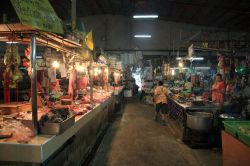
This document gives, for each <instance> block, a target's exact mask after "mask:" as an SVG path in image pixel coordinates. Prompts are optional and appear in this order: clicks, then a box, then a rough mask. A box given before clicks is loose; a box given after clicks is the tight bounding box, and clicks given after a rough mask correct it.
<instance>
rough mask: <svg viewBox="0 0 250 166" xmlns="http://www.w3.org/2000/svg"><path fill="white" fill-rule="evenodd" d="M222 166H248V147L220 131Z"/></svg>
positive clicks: (249, 159)
mask: <svg viewBox="0 0 250 166" xmlns="http://www.w3.org/2000/svg"><path fill="white" fill-rule="evenodd" d="M222 156H223V166H237V165H238V166H249V165H250V147H249V146H247V145H245V144H243V143H242V142H240V141H239V140H238V139H236V138H235V137H233V136H231V135H230V134H228V133H226V132H225V131H222Z"/></svg>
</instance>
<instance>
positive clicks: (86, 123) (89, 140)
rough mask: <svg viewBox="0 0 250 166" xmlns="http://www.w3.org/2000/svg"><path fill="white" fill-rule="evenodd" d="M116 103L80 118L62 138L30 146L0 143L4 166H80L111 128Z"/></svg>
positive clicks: (33, 142)
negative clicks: (24, 164)
mask: <svg viewBox="0 0 250 166" xmlns="http://www.w3.org/2000/svg"><path fill="white" fill-rule="evenodd" d="M113 103H114V96H112V97H110V98H109V99H107V100H106V101H105V102H103V103H102V104H100V105H97V106H96V107H95V108H94V109H93V110H92V111H90V112H88V113H87V114H85V115H83V116H78V117H76V121H75V124H74V125H73V126H72V127H71V128H69V129H67V130H66V131H65V132H64V133H62V134H61V135H57V136H56V135H38V136H36V137H34V138H33V139H32V140H31V141H30V142H29V143H28V144H20V143H15V142H11V143H10V142H1V141H0V154H1V155H0V165H8V164H11V165H13V166H14V165H17V166H18V165H22V164H23V163H27V165H40V164H41V163H43V164H44V163H45V164H46V165H58V164H59V165H62V164H63V163H67V162H69V163H72V164H73V163H74V164H73V165H80V164H81V162H82V160H83V156H85V155H86V154H87V153H88V152H90V151H91V148H92V147H93V145H94V144H95V141H96V140H97V138H98V136H99V135H100V133H101V132H102V131H103V130H104V129H105V128H106V127H107V125H108V112H109V109H112V108H113V106H111V105H112V104H113ZM71 155H72V156H71ZM65 156H68V157H65ZM72 164H69V165H72Z"/></svg>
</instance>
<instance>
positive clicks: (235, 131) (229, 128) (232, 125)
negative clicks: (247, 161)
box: [223, 120, 250, 146]
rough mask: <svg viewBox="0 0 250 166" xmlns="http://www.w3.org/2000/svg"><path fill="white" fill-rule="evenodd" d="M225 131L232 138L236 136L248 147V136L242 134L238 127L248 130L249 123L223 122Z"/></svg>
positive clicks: (237, 121)
mask: <svg viewBox="0 0 250 166" xmlns="http://www.w3.org/2000/svg"><path fill="white" fill-rule="evenodd" d="M223 123H224V128H225V131H226V132H227V133H229V134H231V135H233V136H237V137H238V138H239V139H240V140H241V141H242V142H244V143H246V144H247V145H249V146H250V136H248V135H247V134H245V133H243V132H242V131H241V130H240V129H239V127H243V128H246V129H250V121H240V120H227V121H223Z"/></svg>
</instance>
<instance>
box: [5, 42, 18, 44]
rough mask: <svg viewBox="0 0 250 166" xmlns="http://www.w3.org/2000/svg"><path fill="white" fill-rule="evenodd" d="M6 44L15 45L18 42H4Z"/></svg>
mask: <svg viewBox="0 0 250 166" xmlns="http://www.w3.org/2000/svg"><path fill="white" fill-rule="evenodd" d="M6 43H7V44H17V43H18V42H6Z"/></svg>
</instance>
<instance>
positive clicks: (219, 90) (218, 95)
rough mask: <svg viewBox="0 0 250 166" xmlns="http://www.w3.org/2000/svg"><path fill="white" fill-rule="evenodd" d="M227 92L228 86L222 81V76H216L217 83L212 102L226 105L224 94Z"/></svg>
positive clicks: (214, 87)
mask: <svg viewBox="0 0 250 166" xmlns="http://www.w3.org/2000/svg"><path fill="white" fill-rule="evenodd" d="M225 91H226V84H225V83H224V81H223V80H222V75H221V74H216V77H215V82H214V84H213V86H212V101H213V102H215V103H220V104H223V103H224V94H225Z"/></svg>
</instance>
